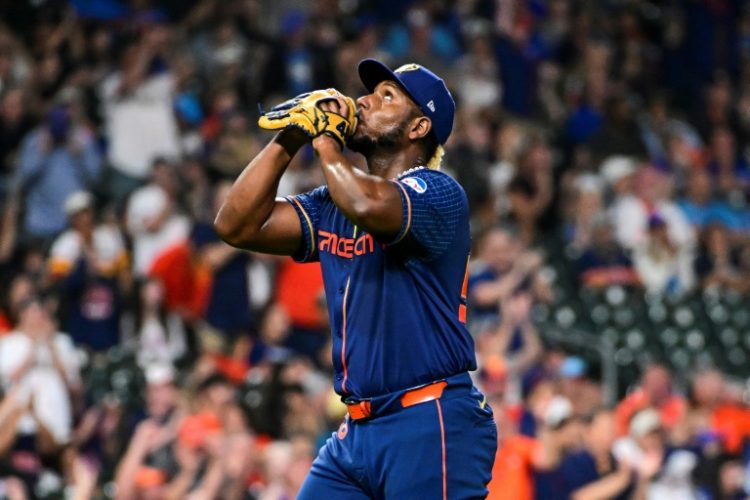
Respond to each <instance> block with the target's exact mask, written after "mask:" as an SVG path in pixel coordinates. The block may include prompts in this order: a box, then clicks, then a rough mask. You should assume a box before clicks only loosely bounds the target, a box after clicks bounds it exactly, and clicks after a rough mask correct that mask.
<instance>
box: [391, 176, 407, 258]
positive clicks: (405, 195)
mask: <svg viewBox="0 0 750 500" xmlns="http://www.w3.org/2000/svg"><path fill="white" fill-rule="evenodd" d="M395 184H396V185H397V186H398V187H399V188H400V189H401V191H402V192H403V193H404V198H405V199H406V229H404V234H402V235H401V237H400V238H399V239H397V240H396V241H394V242H393V244H396V243H398V242H399V241H401V240H403V239H404V238H405V237H406V235H407V234H409V229H411V198H409V193H407V192H406V189H405V188H404V186H402V185H401V184H399V183H398V182H396V183H395Z"/></svg>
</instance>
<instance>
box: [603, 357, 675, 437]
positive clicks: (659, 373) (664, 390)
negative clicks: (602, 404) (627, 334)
mask: <svg viewBox="0 0 750 500" xmlns="http://www.w3.org/2000/svg"><path fill="white" fill-rule="evenodd" d="M645 408H654V409H656V410H657V411H658V412H659V415H660V417H661V425H663V426H664V428H666V429H667V430H669V429H672V428H674V427H675V426H676V425H678V424H679V423H680V422H681V421H682V419H683V418H685V412H686V411H687V406H686V401H685V399H684V398H683V397H681V396H680V395H679V394H676V393H675V391H674V389H673V387H672V375H671V374H670V373H669V370H668V369H667V368H666V367H664V366H662V365H658V364H654V365H651V366H648V367H647V368H646V369H644V371H643V374H642V375H641V381H640V385H639V386H638V388H637V389H636V390H635V391H633V392H632V394H630V395H629V396H628V397H626V398H625V399H623V400H622V401H621V402H620V404H619V405H618V406H617V409H616V411H615V417H616V421H617V434H618V435H625V434H626V433H627V430H628V425H629V424H628V423H629V422H630V420H631V418H632V417H633V415H635V413H637V412H638V411H640V410H642V409H645Z"/></svg>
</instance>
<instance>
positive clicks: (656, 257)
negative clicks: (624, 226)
mask: <svg viewBox="0 0 750 500" xmlns="http://www.w3.org/2000/svg"><path fill="white" fill-rule="evenodd" d="M693 258H694V256H693V253H692V251H691V250H690V248H688V247H685V246H678V245H677V244H675V243H674V242H673V241H672V239H670V236H669V232H668V229H667V221H666V220H665V219H664V218H663V217H662V216H661V215H659V214H653V215H651V216H650V217H649V219H648V233H647V235H646V240H645V241H644V242H643V243H641V244H639V245H638V246H637V247H636V248H635V252H634V254H633V263H634V265H635V270H636V272H637V273H638V279H639V280H640V282H641V283H643V286H644V288H645V289H646V292H647V293H650V294H653V295H671V296H680V295H684V294H685V293H687V292H689V291H691V290H692V288H693V286H694V285H695V273H694V270H693Z"/></svg>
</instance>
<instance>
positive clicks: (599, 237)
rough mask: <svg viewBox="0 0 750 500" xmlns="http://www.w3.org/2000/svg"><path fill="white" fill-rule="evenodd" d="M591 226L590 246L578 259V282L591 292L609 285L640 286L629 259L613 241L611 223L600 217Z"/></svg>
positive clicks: (602, 216)
mask: <svg viewBox="0 0 750 500" xmlns="http://www.w3.org/2000/svg"><path fill="white" fill-rule="evenodd" d="M590 224H591V233H592V234H591V243H590V246H588V247H586V248H584V249H583V255H581V257H580V258H579V259H578V280H579V282H580V283H581V285H583V286H585V287H589V288H592V289H598V288H604V287H607V286H610V285H625V286H634V285H638V284H639V283H640V280H639V279H638V275H637V274H636V272H635V269H633V263H632V261H631V260H630V257H628V255H627V254H626V253H625V251H624V249H622V248H621V247H620V246H619V245H618V244H617V242H616V241H615V237H614V228H613V227H612V223H611V221H610V220H609V219H608V218H607V217H606V216H605V215H603V214H598V215H597V216H596V217H595V218H594V220H593V221H592V222H591V223H590Z"/></svg>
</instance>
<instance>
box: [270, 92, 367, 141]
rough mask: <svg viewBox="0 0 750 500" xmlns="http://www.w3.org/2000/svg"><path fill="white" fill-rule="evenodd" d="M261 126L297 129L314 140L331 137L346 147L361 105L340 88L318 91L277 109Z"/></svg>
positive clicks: (272, 110)
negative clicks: (342, 92)
mask: <svg viewBox="0 0 750 500" xmlns="http://www.w3.org/2000/svg"><path fill="white" fill-rule="evenodd" d="M258 125H259V126H260V127H261V128H264V129H266V130H284V129H287V128H296V129H299V130H301V131H302V132H304V133H305V134H306V135H307V136H308V137H310V138H311V139H314V138H315V137H318V136H319V135H321V134H327V135H330V136H331V137H333V138H334V139H336V141H337V142H338V143H339V146H341V148H343V147H344V145H345V144H346V141H347V139H348V138H349V137H350V136H351V135H352V134H353V133H354V131H355V130H356V128H357V106H356V104H355V103H354V100H353V99H352V98H351V97H347V96H345V95H343V94H341V93H340V92H339V91H337V90H336V89H325V90H315V91H313V92H307V93H305V94H300V95H298V96H297V97H294V98H292V99H289V100H288V101H285V102H283V103H281V104H278V105H277V106H274V107H273V108H272V109H271V110H270V111H268V112H267V113H263V115H262V116H261V117H260V119H259V120H258Z"/></svg>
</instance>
